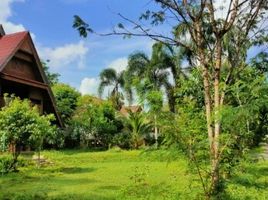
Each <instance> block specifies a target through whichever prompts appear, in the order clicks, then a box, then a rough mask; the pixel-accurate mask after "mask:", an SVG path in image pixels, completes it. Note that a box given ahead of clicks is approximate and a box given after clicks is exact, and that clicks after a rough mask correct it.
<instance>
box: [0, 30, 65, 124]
mask: <svg viewBox="0 0 268 200" xmlns="http://www.w3.org/2000/svg"><path fill="white" fill-rule="evenodd" d="M5 93H7V94H14V95H15V96H17V97H20V98H21V99H26V98H27V99H29V100H30V101H31V102H32V104H33V105H36V106H38V108H39V111H40V113H41V114H50V113H53V114H54V115H55V117H56V124H57V125H59V126H60V127H63V123H62V120H61V118H60V116H59V114H58V112H57V108H56V103H55V99H54V96H53V93H52V91H51V88H50V86H49V83H48V80H47V77H46V74H45V72H44V70H43V67H42V64H41V62H40V59H39V57H38V54H37V51H36V48H35V46H34V43H33V40H32V38H31V35H30V33H29V32H28V31H23V32H18V33H13V34H5V31H4V29H3V27H2V25H0V107H3V106H4V105H5V102H4V94H5Z"/></svg>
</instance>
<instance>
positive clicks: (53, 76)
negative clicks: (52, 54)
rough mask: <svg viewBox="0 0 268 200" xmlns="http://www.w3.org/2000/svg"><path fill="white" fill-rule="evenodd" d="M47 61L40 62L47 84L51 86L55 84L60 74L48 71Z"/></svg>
mask: <svg viewBox="0 0 268 200" xmlns="http://www.w3.org/2000/svg"><path fill="white" fill-rule="evenodd" d="M48 62H49V61H47V62H44V61H42V62H41V63H42V66H43V69H44V71H45V74H46V76H47V79H48V82H49V84H50V85H51V86H53V85H55V84H57V83H58V82H59V76H60V74H58V73H52V72H50V71H49V66H48Z"/></svg>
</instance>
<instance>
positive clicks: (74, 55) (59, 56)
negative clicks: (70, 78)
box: [38, 41, 88, 70]
mask: <svg viewBox="0 0 268 200" xmlns="http://www.w3.org/2000/svg"><path fill="white" fill-rule="evenodd" d="M38 50H39V53H40V56H41V58H42V59H44V60H50V63H49V66H50V67H51V68H54V70H55V69H60V68H65V67H67V66H69V65H70V64H74V63H76V64H77V67H78V68H79V69H82V68H84V67H85V56H86V54H87V52H88V47H86V45H85V43H84V42H83V41H79V42H78V43H71V44H65V45H63V46H59V47H55V48H50V47H43V46H40V47H39V48H38Z"/></svg>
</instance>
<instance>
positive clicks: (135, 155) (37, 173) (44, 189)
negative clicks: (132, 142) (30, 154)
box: [0, 151, 268, 200]
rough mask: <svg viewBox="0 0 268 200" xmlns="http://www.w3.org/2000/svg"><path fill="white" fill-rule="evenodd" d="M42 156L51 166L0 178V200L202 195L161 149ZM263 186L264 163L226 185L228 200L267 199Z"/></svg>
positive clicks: (267, 175)
mask: <svg viewBox="0 0 268 200" xmlns="http://www.w3.org/2000/svg"><path fill="white" fill-rule="evenodd" d="M42 154H43V155H44V156H45V157H46V158H47V159H49V161H50V162H51V164H50V165H48V166H46V167H42V168H39V169H38V168H37V167H36V166H35V165H32V166H28V167H25V168H20V172H19V173H12V174H8V175H5V176H2V177H1V176H0V199H38V200H39V199H78V200H80V199H92V200H100V199H104V200H105V199H109V200H110V199H152V200H154V199H167V200H169V199H191V198H193V196H195V197H196V194H198V193H200V192H201V187H200V185H199V184H197V183H193V182H190V176H191V174H189V173H188V172H187V170H186V169H187V164H186V162H185V161H184V160H183V159H182V158H176V160H175V161H172V162H169V161H168V160H169V158H170V155H169V154H168V153H167V152H164V151H153V152H149V153H144V152H142V151H118V152H117V151H107V152H85V151H45V152H43V153H42ZM173 159H174V158H173ZM267 187H268V164H267V162H266V163H265V162H262V163H258V164H256V165H252V166H249V167H248V168H247V170H246V171H244V172H241V173H240V174H239V175H238V176H236V177H235V178H234V179H233V180H230V181H229V183H228V191H229V196H230V198H231V199H236V197H238V198H237V199H265V198H266V197H267V199H268V192H267ZM266 195H267V196H266ZM197 198H199V197H197Z"/></svg>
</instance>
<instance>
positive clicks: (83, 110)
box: [71, 95, 120, 148]
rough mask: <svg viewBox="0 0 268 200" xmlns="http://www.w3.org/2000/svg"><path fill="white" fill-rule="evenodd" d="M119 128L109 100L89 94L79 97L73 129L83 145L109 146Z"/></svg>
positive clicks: (74, 134)
mask: <svg viewBox="0 0 268 200" xmlns="http://www.w3.org/2000/svg"><path fill="white" fill-rule="evenodd" d="M119 129H120V124H118V121H117V120H116V118H115V110H114V108H113V107H112V105H111V104H110V103H109V102H107V101H103V100H100V99H97V98H95V97H91V96H87V95H86V96H82V97H80V98H79V101H78V107H77V109H76V111H75V113H74V116H73V119H72V129H71V131H72V134H73V136H74V139H75V138H76V140H78V141H79V142H80V145H81V146H84V147H102V148H108V147H109V145H110V144H111V143H112V139H113V136H114V135H115V134H116V133H118V132H119V131H120V130H119Z"/></svg>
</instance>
